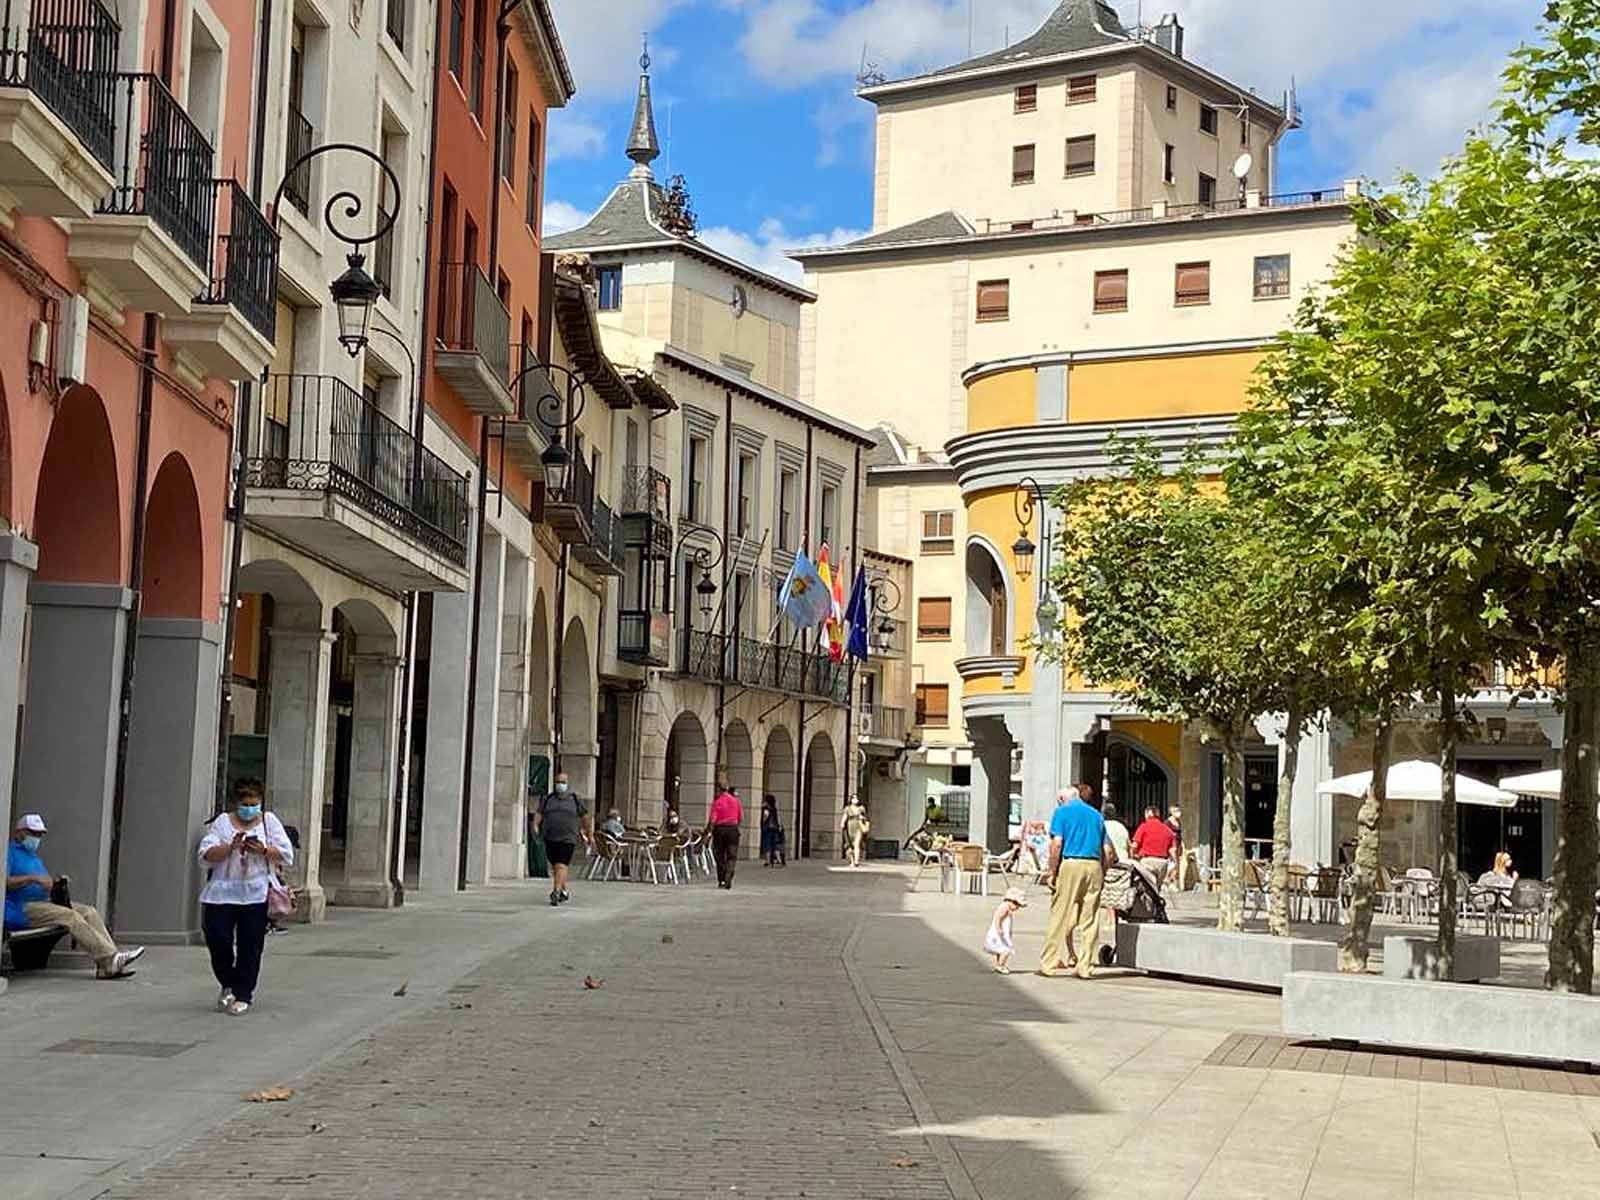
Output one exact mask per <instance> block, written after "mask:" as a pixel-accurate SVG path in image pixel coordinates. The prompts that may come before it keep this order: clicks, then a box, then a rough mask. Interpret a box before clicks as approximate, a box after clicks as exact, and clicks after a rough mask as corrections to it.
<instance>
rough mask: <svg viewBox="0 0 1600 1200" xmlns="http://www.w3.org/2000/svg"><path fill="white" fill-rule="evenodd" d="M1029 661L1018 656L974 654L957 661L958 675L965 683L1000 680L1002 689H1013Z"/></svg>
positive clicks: (981, 689) (980, 689)
mask: <svg viewBox="0 0 1600 1200" xmlns="http://www.w3.org/2000/svg"><path fill="white" fill-rule="evenodd" d="M1027 661H1028V660H1027V659H1025V658H1023V657H1022V656H1021V655H1016V654H973V655H969V656H968V657H966V658H958V659H956V674H957V675H960V676H961V680H962V682H963V683H967V684H971V683H975V682H977V681H979V680H989V679H998V680H999V681H1000V686H1001V687H1002V688H1011V687H1015V686H1016V682H1017V676H1018V675H1019V674H1021V673H1022V668H1023V667H1024V666H1025V665H1026V664H1027ZM976 690H978V691H983V690H985V689H983V688H979V689H976Z"/></svg>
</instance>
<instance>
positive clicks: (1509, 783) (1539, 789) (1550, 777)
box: [1500, 767, 1561, 800]
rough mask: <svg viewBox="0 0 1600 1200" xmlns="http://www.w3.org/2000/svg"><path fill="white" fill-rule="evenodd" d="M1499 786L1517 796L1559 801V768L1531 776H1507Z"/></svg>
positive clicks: (1537, 772)
mask: <svg viewBox="0 0 1600 1200" xmlns="http://www.w3.org/2000/svg"><path fill="white" fill-rule="evenodd" d="M1500 786H1501V787H1503V788H1505V789H1506V790H1507V791H1511V792H1515V793H1517V795H1519V796H1535V797H1537V798H1538V799H1540V800H1559V799H1561V768H1560V767H1556V768H1555V769H1554V770H1551V771H1535V772H1534V773H1533V774H1532V775H1507V776H1506V777H1505V778H1504V779H1502V780H1501V781H1500Z"/></svg>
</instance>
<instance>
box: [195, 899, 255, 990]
mask: <svg viewBox="0 0 1600 1200" xmlns="http://www.w3.org/2000/svg"><path fill="white" fill-rule="evenodd" d="M200 908H201V910H202V911H201V914H200V927H201V928H202V929H203V930H204V931H205V935H206V949H207V950H209V951H211V973H212V974H213V975H215V976H216V977H217V982H218V983H220V984H221V985H222V986H223V987H225V988H227V989H228V990H229V991H230V992H232V993H233V995H234V998H235V999H237V1000H243V1001H244V1002H245V1003H246V1004H248V1003H250V1001H251V1000H253V999H254V998H255V994H256V980H257V979H258V978H260V976H261V947H262V944H263V943H265V942H266V940H267V902H266V901H265V900H263V901H262V902H261V903H260V904H202V905H201V906H200Z"/></svg>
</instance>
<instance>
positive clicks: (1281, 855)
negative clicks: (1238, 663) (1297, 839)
mask: <svg viewBox="0 0 1600 1200" xmlns="http://www.w3.org/2000/svg"><path fill="white" fill-rule="evenodd" d="M1304 723H1305V719H1304V717H1302V716H1301V713H1300V708H1299V706H1298V705H1291V706H1290V708H1289V723H1288V726H1287V727H1286V728H1285V729H1284V731H1283V768H1282V770H1281V771H1280V773H1279V775H1278V805H1277V807H1276V808H1275V809H1274V810H1273V813H1272V909H1271V911H1270V912H1269V913H1268V914H1267V927H1268V928H1269V929H1270V930H1271V931H1272V932H1273V933H1274V934H1275V935H1276V936H1278V937H1287V936H1288V935H1289V816H1290V808H1291V804H1292V802H1293V798H1294V777H1295V773H1296V772H1297V771H1298V770H1299V767H1300V728H1301V726H1302V725H1303V724H1304Z"/></svg>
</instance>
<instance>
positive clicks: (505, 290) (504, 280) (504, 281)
mask: <svg viewBox="0 0 1600 1200" xmlns="http://www.w3.org/2000/svg"><path fill="white" fill-rule="evenodd" d="M494 294H495V295H496V296H499V297H500V303H501V304H504V305H505V306H506V308H507V309H508V310H509V309H510V308H511V277H510V276H508V275H507V274H506V273H505V272H504V271H501V272H500V273H499V275H498V277H497V278H496V280H495V285H494Z"/></svg>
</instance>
